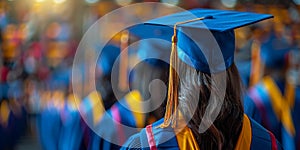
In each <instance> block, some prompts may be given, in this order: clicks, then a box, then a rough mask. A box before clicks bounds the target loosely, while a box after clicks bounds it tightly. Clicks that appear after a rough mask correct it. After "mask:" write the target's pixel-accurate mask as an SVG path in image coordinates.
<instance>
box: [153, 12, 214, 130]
mask: <svg viewBox="0 0 300 150" xmlns="http://www.w3.org/2000/svg"><path fill="white" fill-rule="evenodd" d="M212 18H213V17H212V16H206V17H201V18H195V19H191V20H187V21H183V22H178V23H176V24H175V25H174V35H173V37H172V51H171V56H170V73H169V85H168V88H169V89H168V101H167V106H166V112H165V116H164V122H163V123H162V124H161V125H160V126H158V127H160V128H165V127H168V126H170V125H171V126H172V128H175V127H176V126H177V116H178V110H177V109H178V88H179V76H178V74H177V72H176V71H178V54H177V35H176V31H177V25H180V24H185V23H189V22H194V21H199V20H203V19H212Z"/></svg>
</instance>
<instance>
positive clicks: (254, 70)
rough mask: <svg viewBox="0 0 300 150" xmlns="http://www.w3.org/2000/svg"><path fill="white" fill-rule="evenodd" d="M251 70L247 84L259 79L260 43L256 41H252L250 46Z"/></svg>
mask: <svg viewBox="0 0 300 150" xmlns="http://www.w3.org/2000/svg"><path fill="white" fill-rule="evenodd" d="M251 59H252V62H251V72H250V81H249V82H250V83H249V86H250V87H251V86H254V85H256V84H257V83H258V82H259V80H260V79H261V71H262V68H261V60H260V44H259V43H258V42H257V41H253V44H252V47H251Z"/></svg>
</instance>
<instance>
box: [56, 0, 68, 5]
mask: <svg viewBox="0 0 300 150" xmlns="http://www.w3.org/2000/svg"><path fill="white" fill-rule="evenodd" d="M65 1H66V0H53V2H54V3H56V4H61V3H64V2H65Z"/></svg>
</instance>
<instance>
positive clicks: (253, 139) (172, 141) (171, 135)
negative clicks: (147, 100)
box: [122, 115, 282, 150]
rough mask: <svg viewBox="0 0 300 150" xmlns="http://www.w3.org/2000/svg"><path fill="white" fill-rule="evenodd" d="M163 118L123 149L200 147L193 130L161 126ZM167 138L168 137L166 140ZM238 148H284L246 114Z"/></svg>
mask: <svg viewBox="0 0 300 150" xmlns="http://www.w3.org/2000/svg"><path fill="white" fill-rule="evenodd" d="M162 123H163V119H161V120H159V121H157V122H155V123H154V124H151V125H148V126H147V127H146V128H144V129H143V130H142V131H141V132H140V133H138V134H136V135H134V136H132V137H131V138H130V139H129V140H128V141H127V142H126V143H125V144H124V145H123V147H122V149H132V148H141V149H144V150H148V149H150V150H156V149H173V150H177V149H190V150H193V149H194V150H197V149H200V148H199V146H198V144H197V142H196V140H195V138H194V136H193V134H192V131H191V130H190V129H189V128H188V127H184V128H183V129H182V130H181V131H179V132H178V133H177V134H175V131H174V129H173V128H171V127H167V128H159V127H158V126H159V125H160V124H162ZM166 139H168V140H167V141H166ZM235 149H236V150H240V149H243V150H250V149H251V150H257V149H264V150H268V149H269V150H276V149H282V148H281V146H280V144H279V143H278V142H277V140H276V138H275V136H274V135H273V134H272V133H271V132H269V131H267V130H266V129H264V128H263V127H262V126H260V125H259V124H258V123H256V122H255V121H253V120H252V119H249V118H248V117H247V116H246V115H244V121H243V127H242V131H241V133H240V135H239V138H238V141H237V144H236V146H235Z"/></svg>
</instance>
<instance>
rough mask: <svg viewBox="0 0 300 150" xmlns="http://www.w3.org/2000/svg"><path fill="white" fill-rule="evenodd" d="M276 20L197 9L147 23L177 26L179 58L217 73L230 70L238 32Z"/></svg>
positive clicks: (208, 71) (266, 17) (224, 11)
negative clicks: (240, 29)
mask: <svg viewBox="0 0 300 150" xmlns="http://www.w3.org/2000/svg"><path fill="white" fill-rule="evenodd" d="M272 17H273V16H272V15H268V14H257V13H249V12H237V11H228V10H212V9H194V10H190V11H184V12H180V13H176V14H172V15H168V16H164V17H161V18H157V19H153V20H150V21H147V22H146V24H149V25H161V26H171V27H174V28H175V30H176V32H177V38H176V39H174V40H175V43H176V42H177V47H178V49H177V51H178V57H179V58H180V59H181V60H182V61H183V62H185V63H186V64H188V65H190V66H192V67H194V68H195V69H197V70H200V71H202V72H206V73H211V72H212V73H216V72H220V71H224V70H226V69H227V68H228V67H230V66H231V65H232V64H233V62H234V50H235V36H234V29H236V28H239V27H242V26H246V25H250V24H253V23H256V22H259V21H262V20H265V19H269V18H272ZM176 27H177V28H176ZM201 50H202V51H201ZM220 50H221V53H220ZM217 52H219V53H220V54H222V55H220V56H221V57H216V55H217ZM205 56H206V57H205ZM220 58H223V60H221V59H220Z"/></svg>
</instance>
